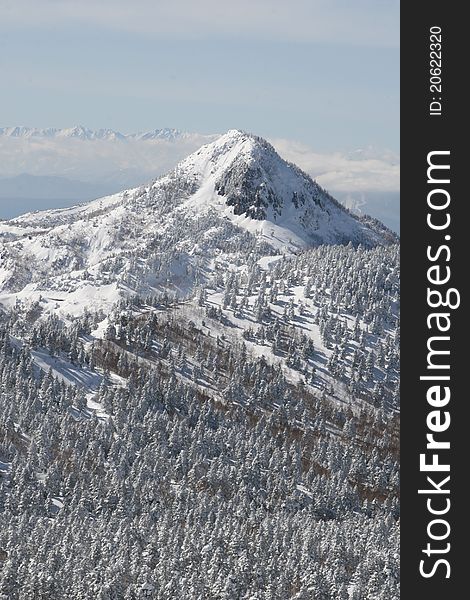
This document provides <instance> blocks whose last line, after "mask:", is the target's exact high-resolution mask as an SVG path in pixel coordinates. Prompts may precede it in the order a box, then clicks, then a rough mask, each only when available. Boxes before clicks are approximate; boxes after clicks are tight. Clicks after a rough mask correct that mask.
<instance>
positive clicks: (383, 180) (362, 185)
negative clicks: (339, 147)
mask: <svg viewBox="0 0 470 600" xmlns="http://www.w3.org/2000/svg"><path fill="white" fill-rule="evenodd" d="M271 142H272V143H273V145H274V147H275V148H276V150H277V151H278V152H279V154H281V156H282V157H283V158H285V159H287V160H289V161H291V162H293V163H295V164H296V165H298V166H299V167H300V168H301V169H303V170H304V171H306V172H307V173H309V174H310V175H311V176H312V177H314V178H315V179H316V180H317V181H318V183H319V184H320V185H321V186H323V187H325V188H326V189H328V190H334V191H341V192H350V193H352V192H364V191H375V192H377V191H380V192H395V191H397V190H399V188H400V165H399V159H398V157H396V156H394V155H393V154H392V153H389V152H378V151H374V150H372V149H367V150H366V151H358V152H355V153H352V154H349V155H346V154H341V153H332V154H320V153H318V152H314V151H313V150H312V149H311V148H309V147H308V146H305V145H303V144H299V143H297V142H292V141H290V140H271Z"/></svg>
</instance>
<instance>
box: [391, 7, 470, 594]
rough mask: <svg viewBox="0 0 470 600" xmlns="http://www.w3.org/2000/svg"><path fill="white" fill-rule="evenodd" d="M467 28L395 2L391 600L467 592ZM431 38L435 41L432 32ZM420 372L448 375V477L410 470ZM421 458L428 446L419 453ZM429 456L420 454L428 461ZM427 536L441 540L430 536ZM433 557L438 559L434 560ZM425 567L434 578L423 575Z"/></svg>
mask: <svg viewBox="0 0 470 600" xmlns="http://www.w3.org/2000/svg"><path fill="white" fill-rule="evenodd" d="M467 28H468V25H467V23H466V19H465V18H464V16H463V14H462V8H460V7H459V4H458V3H455V2H446V3H444V2H438V1H436V0H428V1H427V2H425V3H422V4H420V5H417V4H416V3H404V2H402V3H401V90H400V92H401V165H402V179H401V263H402V288H401V299H402V307H401V323H402V337H401V382H402V384H401V405H402V426H401V463H402V467H401V470H402V487H401V496H402V520H401V532H402V534H401V535H402V554H401V573H402V593H401V597H402V598H404V599H405V600H408V599H409V598H426V600H433V599H434V598H436V599H437V598H448V599H451V598H460V597H462V593H463V592H462V591H461V590H465V588H466V579H467V577H470V568H469V567H468V566H467V556H466V554H467V552H466V551H465V550H463V549H464V548H465V546H466V544H465V541H466V537H467V535H468V531H469V527H468V520H466V519H465V516H464V515H465V513H466V512H468V510H469V507H470V501H469V498H468V497H467V494H470V492H468V491H466V488H468V486H466V482H467V481H470V479H469V475H468V473H467V472H468V471H469V469H468V466H466V463H467V458H468V457H469V455H470V452H469V443H470V430H469V425H470V424H469V421H468V404H470V399H469V397H468V391H467V389H466V388H467V387H468V386H467V385H465V384H466V380H467V379H468V378H469V375H470V366H468V365H467V364H466V363H467V362H468V360H467V354H468V352H467V342H468V337H469V334H470V327H469V325H468V322H467V316H466V311H467V307H468V302H467V293H466V291H467V290H466V288H467V284H466V281H465V279H466V277H468V276H469V272H470V269H469V268H468V267H467V264H468V262H470V252H469V249H468V243H469V242H470V227H469V224H468V223H470V218H469V217H467V215H468V214H469V211H468V210H467V207H468V206H470V197H469V193H468V191H467V190H464V178H465V177H466V176H467V174H468V173H470V168H469V167H468V166H467V165H465V164H464V161H465V159H466V157H467V156H468V155H470V152H469V151H468V150H467V149H465V148H464V140H465V139H466V138H467V137H468V138H470V127H469V119H468V117H467V115H466V113H467V111H464V109H463V104H464V102H465V103H467V102H468V100H467V98H466V92H465V90H466V89H468V70H469V69H468V68H467V67H466V61H468V59H469V55H470V53H469V52H468V50H467V48H466V44H467V40H468V32H467ZM433 33H434V34H435V36H436V37H431V35H432V34H433ZM431 44H434V45H433V46H431ZM432 52H434V53H435V54H431V53H432ZM432 60H434V61H435V62H431V61H432ZM439 61H440V63H441V65H440V72H439V70H438V69H439ZM431 69H433V71H432V72H431ZM432 85H434V86H435V87H431V86H432ZM431 103H434V104H431ZM435 151H442V152H445V151H449V152H450V154H448V155H446V154H440V155H437V154H436V155H435V158H433V159H432V160H433V161H434V162H436V163H440V164H446V163H447V164H449V165H450V170H448V171H447V172H444V170H440V171H439V170H437V169H436V170H434V171H432V172H431V174H434V179H442V180H444V179H446V177H449V179H450V183H441V184H437V183H435V184H433V183H429V182H428V178H427V168H428V162H427V161H428V153H430V152H435ZM434 188H435V189H445V190H446V192H448V194H449V196H450V204H449V207H448V208H446V209H443V210H434V211H433V210H431V209H430V208H429V206H428V194H429V192H430V191H431V190H432V189H434ZM446 197H447V196H446V193H445V192H436V193H435V194H434V195H433V196H432V200H431V202H432V203H433V202H434V201H435V202H436V204H437V203H438V201H440V202H441V203H442V205H444V204H445V200H446ZM429 213H433V214H432V216H431V219H432V220H433V222H434V223H435V224H437V225H438V226H439V225H443V224H444V223H445V222H446V219H447V217H446V214H447V213H448V215H449V217H448V218H449V219H450V224H449V226H448V227H447V228H445V229H440V230H438V229H435V230H433V229H432V228H431V227H429V225H428V223H427V219H428V214H429ZM441 246H442V247H444V246H448V248H449V251H450V256H449V254H448V252H447V250H445V248H444V249H443V250H441V253H440V254H439V256H438V258H437V259H436V261H435V262H431V261H430V260H429V258H428V256H427V252H428V247H429V248H431V250H430V253H431V255H432V256H433V257H435V256H436V253H437V250H438V249H439V248H440V247H441ZM433 264H439V265H440V269H441V270H440V271H433V272H432V275H434V276H435V275H436V273H441V274H444V273H446V274H447V273H449V272H450V280H449V282H447V283H445V284H439V285H431V286H430V284H429V281H428V269H429V267H430V266H432V265H433ZM446 266H448V267H449V269H450V271H448V270H446ZM441 279H442V277H441ZM428 287H431V288H433V289H439V290H441V292H442V294H443V295H445V293H446V291H447V290H448V289H449V288H455V289H457V290H459V292H460V296H461V304H460V307H459V308H456V309H450V308H448V307H445V306H441V307H438V308H436V309H433V308H430V307H429V305H428V301H427V292H428ZM435 297H437V296H435ZM453 299H455V297H454V296H453ZM433 312H441V313H444V314H448V315H449V319H450V322H451V326H450V329H449V331H448V332H446V333H440V335H442V336H446V335H447V336H449V337H450V340H449V341H448V342H446V341H445V340H444V341H435V342H432V343H434V344H435V345H434V348H437V345H439V344H441V346H440V349H443V350H446V349H450V355H440V356H438V357H437V358H436V359H435V361H434V362H438V363H439V364H442V365H444V364H445V363H447V364H449V362H450V369H449V370H445V369H442V370H439V369H431V370H429V369H428V348H427V343H428V341H429V338H430V336H432V335H438V333H436V322H437V321H436V320H431V326H432V327H431V328H429V327H428V325H429V323H427V317H428V316H429V315H430V314H431V313H433ZM445 322H447V319H446V317H443V318H442V320H441V321H440V323H441V325H444V323H445ZM424 375H427V376H429V375H438V376H443V375H444V376H449V377H450V381H448V382H447V381H445V380H442V381H440V382H439V383H440V384H441V385H442V386H444V385H448V386H449V387H450V391H451V399H450V401H449V403H448V404H447V406H445V407H442V408H441V409H440V410H441V413H440V416H439V417H435V420H434V421H433V424H434V425H436V423H437V420H436V419H440V421H439V422H443V419H444V418H445V414H444V412H445V411H448V412H449V413H450V417H451V423H450V427H449V428H448V429H447V430H445V431H443V432H441V433H438V434H435V439H436V440H441V441H450V444H451V446H450V449H445V450H441V451H439V452H438V455H439V457H438V459H437V460H438V461H439V463H449V464H450V472H449V473H444V472H427V473H424V472H422V471H420V464H419V457H420V454H421V453H423V452H426V444H427V438H426V434H427V433H429V429H428V425H427V417H428V415H429V413H430V411H432V410H433V407H431V406H430V405H429V403H428V402H427V395H426V394H427V390H428V388H429V387H430V386H431V385H433V383H432V382H431V381H429V380H420V376H424ZM434 385H437V382H435V383H434ZM432 453H433V452H432V451H428V456H430V455H432ZM430 460H431V458H429V457H428V458H427V462H429V461H430ZM447 475H450V480H449V482H448V483H446V484H442V485H441V482H442V481H443V479H445V477H446V476H447ZM427 476H430V477H432V478H433V480H434V482H435V485H433V484H432V483H430V482H429V481H428V480H427ZM436 486H440V489H441V490H445V489H448V490H449V493H448V494H447V493H440V492H436V493H429V494H428V495H427V494H418V489H424V490H426V489H430V490H432V491H433V490H434V488H435V487H436ZM447 498H448V500H449V502H450V505H449V503H448V501H447ZM428 499H430V500H429V502H428ZM449 506H450V507H449ZM448 507H449V510H448V511H447V512H445V513H442V514H440V515H438V514H434V515H433V514H431V513H430V512H429V508H431V509H432V510H435V511H444V510H445V509H446V508H448ZM435 519H442V521H446V522H447V523H448V525H449V528H450V529H449V530H448V528H447V525H446V524H445V523H443V522H435V523H434V524H432V525H431V526H430V523H431V521H433V520H435ZM429 527H430V529H429ZM448 531H449V533H448ZM429 533H431V535H432V536H433V537H435V538H442V539H433V537H430V535H429ZM447 533H448V535H446V534H447ZM428 544H429V546H428ZM447 544H449V546H447ZM423 550H424V551H425V552H423ZM440 559H442V561H443V562H440V563H439V564H437V561H439V560H440ZM423 560H424V563H421V564H422V569H423V571H424V572H425V573H426V574H427V575H428V577H424V576H423V575H422V574H421V573H420V561H423ZM444 561H447V562H448V565H449V567H448V566H447V563H446V562H444ZM430 573H433V574H432V575H431V576H429V575H430ZM449 573H450V577H449V578H447V577H446V575H448V574H449ZM464 595H465V594H464Z"/></svg>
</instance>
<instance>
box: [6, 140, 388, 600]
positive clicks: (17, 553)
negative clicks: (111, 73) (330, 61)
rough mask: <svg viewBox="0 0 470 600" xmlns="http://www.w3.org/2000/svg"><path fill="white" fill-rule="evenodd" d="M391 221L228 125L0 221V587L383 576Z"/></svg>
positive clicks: (170, 594)
mask: <svg viewBox="0 0 470 600" xmlns="http://www.w3.org/2000/svg"><path fill="white" fill-rule="evenodd" d="M77 143H80V142H77ZM394 242H396V238H395V236H394V235H393V234H392V233H391V232H390V231H388V230H387V229H386V228H385V227H384V226H382V225H381V224H380V223H379V222H376V221H374V220H373V219H370V218H365V219H359V218H357V217H355V216H353V215H352V214H350V213H349V212H348V211H347V210H346V209H344V208H342V207H341V205H339V204H338V203H337V202H336V201H335V200H334V199H333V198H332V197H331V196H330V195H329V194H328V193H326V192H325V191H324V190H323V189H322V188H321V187H320V186H318V185H317V184H316V183H315V182H314V181H312V179H310V177H308V176H307V175H305V173H303V172H302V171H301V170H299V169H298V168H297V167H295V166H294V165H291V164H289V163H286V162H285V161H283V160H282V159H281V158H280V157H279V156H278V155H277V154H276V152H275V151H274V149H273V148H272V147H271V146H270V145H269V144H268V143H267V142H266V141H264V140H262V139H260V138H257V137H255V136H252V135H249V134H246V133H243V132H241V131H236V130H233V131H229V132H228V133H227V134H225V135H224V136H222V137H221V138H220V139H218V140H216V141H214V142H212V143H210V144H208V145H206V146H203V147H202V148H200V149H199V150H198V151H197V152H195V153H194V154H191V155H190V156H188V157H187V158H186V159H185V160H183V161H182V162H180V163H179V165H178V166H177V167H176V168H175V169H174V170H173V171H171V172H170V173H168V174H167V175H165V176H163V177H160V178H159V179H156V180H154V181H153V182H151V183H149V184H148V185H144V186H142V187H139V188H135V189H131V190H128V191H127V192H122V193H119V194H116V195H113V196H108V197H104V198H102V199H99V200H95V201H92V202H90V203H88V204H83V205H80V206H75V207H73V208H68V209H60V210H48V211H43V212H37V213H29V214H25V215H23V216H21V217H19V218H16V219H13V220H10V221H3V222H0V506H2V510H1V511H0V564H2V569H0V596H1V597H2V598H3V597H5V598H12V599H16V598H33V597H34V598H35V597H41V598H42V597H44V598H46V597H47V598H57V600H60V599H62V598H77V599H78V600H80V599H83V600H87V599H88V598H90V593H91V594H92V595H93V597H97V598H98V597H99V598H103V599H104V598H140V597H152V598H155V599H157V600H169V599H170V598H171V599H172V598H182V599H186V598H188V599H189V598H191V599H192V598H201V599H202V598H204V599H206V598H207V599H209V598H214V599H215V598H224V599H226V600H240V599H246V600H248V599H250V600H254V599H255V598H256V599H261V598H263V599H265V598H266V599H268V598H269V599H270V600H285V599H287V598H290V599H291V600H307V599H310V598H317V597H318V598H325V599H326V598H328V599H329V598H331V599H333V598H334V599H340V598H341V599H346V598H347V599H348V600H362V599H363V598H375V599H376V600H391V599H392V598H393V599H395V598H398V595H399V591H398V587H399V567H398V557H399V554H398V542H399V477H398V457H399V444H398V441H399V438H398V424H399V423H398V409H399V315H398V312H399V308H398V307H399V247H398V244H396V243H394ZM38 540H40V543H39V544H38ZM64 540H65V541H66V543H64ZM338 557H339V558H338ZM24 565H27V569H24V568H23V566H24ZM44 565H53V567H51V569H52V568H53V569H54V570H53V574H54V576H50V575H49V571H46V570H45V569H44Z"/></svg>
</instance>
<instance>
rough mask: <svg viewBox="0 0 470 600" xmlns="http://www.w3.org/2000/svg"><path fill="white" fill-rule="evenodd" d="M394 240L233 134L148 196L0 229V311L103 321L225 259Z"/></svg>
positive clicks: (257, 141)
mask: <svg viewBox="0 0 470 600" xmlns="http://www.w3.org/2000/svg"><path fill="white" fill-rule="evenodd" d="M393 241H395V238H394V236H393V234H391V232H389V231H388V230H386V229H385V228H384V229H381V228H380V226H379V225H377V224H375V223H373V222H369V223H366V222H361V220H359V219H357V218H356V217H354V216H353V215H351V214H350V213H349V212H348V211H346V210H345V209H344V208H342V207H341V205H339V204H338V203H337V202H336V201H335V200H334V199H333V198H332V197H331V196H329V195H328V194H327V193H326V192H325V191H324V190H322V188H321V187H320V186H318V185H317V184H316V183H315V182H313V181H312V180H311V179H310V177H309V176H308V175H306V174H305V173H303V172H302V171H301V170H300V169H298V168H297V167H295V166H294V165H291V164H288V163H286V162H285V161H283V160H282V159H281V158H280V157H279V156H278V155H277V154H276V152H275V151H274V149H273V148H272V146H270V145H269V144H268V143H267V142H266V141H264V140H262V139H261V138H258V137H255V136H252V135H249V134H246V133H244V132H241V131H238V130H231V131H229V132H228V133H227V134H225V135H224V136H222V137H220V138H219V139H217V140H216V141H214V142H212V143H210V144H207V145H205V146H203V147H202V148H201V149H200V150H198V151H197V152H195V153H194V154H191V155H190V156H189V157H188V158H187V159H185V160H183V161H182V162H181V163H180V164H179V165H178V166H177V167H176V169H175V170H174V171H172V172H170V173H169V174H167V175H165V176H163V177H161V178H159V179H157V180H155V181H154V182H153V183H152V184H151V185H148V186H144V187H141V188H136V189H133V190H128V191H126V192H122V193H119V194H115V195H113V196H108V197H105V198H101V199H99V200H95V201H93V202H90V203H87V204H83V205H79V206H76V207H72V208H67V209H61V210H52V211H43V212H38V213H29V214H26V215H23V216H21V217H19V218H17V219H13V220H11V221H6V222H1V223H0V302H1V303H3V304H4V305H6V306H8V305H12V304H13V303H15V302H16V300H17V299H20V300H28V301H31V300H41V301H42V302H45V303H46V304H47V306H48V308H51V307H52V308H54V309H58V308H59V309H60V311H59V312H62V313H63V314H68V313H70V314H79V313H81V312H83V310H84V309H85V308H86V307H88V308H91V309H96V310H99V309H100V308H102V309H105V310H106V309H107V308H109V307H110V306H111V305H112V304H113V303H114V302H115V301H116V300H117V299H118V298H119V296H120V295H121V294H129V293H134V292H139V293H141V292H145V291H150V292H151V291H155V290H158V289H161V288H162V287H167V288H170V289H172V290H174V291H176V292H177V293H180V294H185V293H186V292H188V291H189V290H190V289H191V287H192V286H193V284H195V283H197V282H198V281H201V280H204V279H207V277H208V274H210V273H211V272H212V271H213V269H214V264H215V263H217V261H218V262H219V263H220V261H221V260H222V259H224V257H225V258H226V260H227V261H228V263H237V261H241V262H242V263H243V262H244V261H246V260H247V256H248V255H249V254H250V252H251V253H252V252H256V253H257V255H258V258H260V257H262V256H269V255H275V254H279V253H293V252H294V253H295V252H297V251H299V250H301V249H303V248H307V247H312V246H317V245H320V244H347V243H349V242H352V243H353V245H359V244H362V245H364V246H366V247H373V246H376V245H385V244H388V243H391V242H393ZM214 261H215V263H214Z"/></svg>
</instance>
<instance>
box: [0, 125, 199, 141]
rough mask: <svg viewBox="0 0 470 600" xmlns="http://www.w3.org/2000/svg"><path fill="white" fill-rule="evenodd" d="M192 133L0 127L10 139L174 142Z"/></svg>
mask: <svg viewBox="0 0 470 600" xmlns="http://www.w3.org/2000/svg"><path fill="white" fill-rule="evenodd" d="M190 135H191V133H189V132H185V131H181V130H179V129H174V128H171V127H163V128H160V129H158V128H157V129H154V130H150V131H140V132H136V133H122V132H120V131H117V130H114V129H107V128H100V129H90V128H88V127H84V126H83V125H75V126H74V127H65V128H56V127H48V128H40V127H27V126H24V125H20V126H13V127H0V137H10V138H49V139H50V138H73V139H79V140H88V141H90V140H113V141H122V142H126V141H129V140H140V141H148V140H166V141H174V140H176V139H181V138H185V137H187V136H190Z"/></svg>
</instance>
